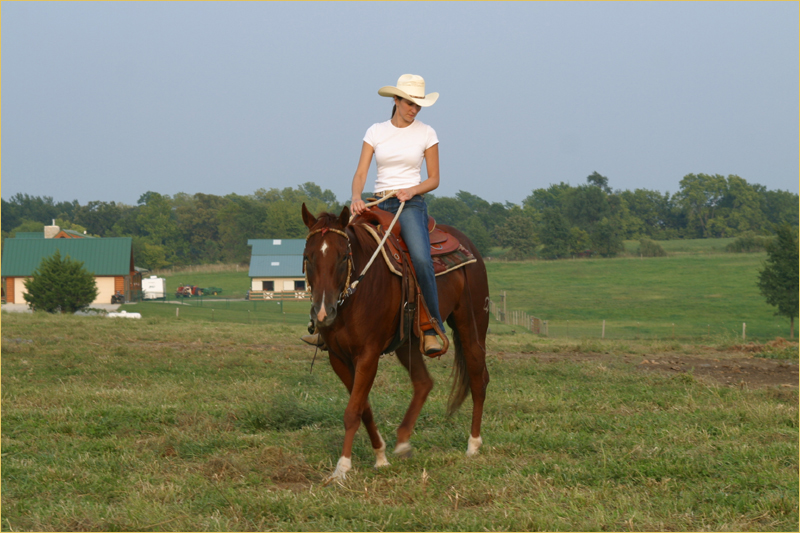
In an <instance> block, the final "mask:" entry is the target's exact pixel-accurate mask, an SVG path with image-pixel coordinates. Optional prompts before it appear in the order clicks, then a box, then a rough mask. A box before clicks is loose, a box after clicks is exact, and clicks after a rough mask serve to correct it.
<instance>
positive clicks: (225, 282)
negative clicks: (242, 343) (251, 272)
mask: <svg viewBox="0 0 800 533" xmlns="http://www.w3.org/2000/svg"><path fill="white" fill-rule="evenodd" d="M237 268H238V270H237ZM176 270H177V271H175V272H170V271H166V273H165V272H163V271H162V273H161V275H160V276H159V277H162V278H164V279H165V280H166V282H167V295H168V299H173V298H174V297H175V291H176V290H177V289H178V287H179V286H181V285H191V286H195V285H196V286H198V287H220V288H221V289H222V294H220V295H219V296H218V297H217V298H244V296H245V294H246V293H247V289H249V288H250V277H249V276H248V267H247V266H239V267H237V266H236V265H231V266H230V267H229V268H228V269H227V270H221V271H219V272H208V271H204V269H203V268H202V267H197V268H196V269H194V270H193V269H192V267H183V268H181V269H176ZM145 277H147V275H146V276H145ZM209 298H215V297H214V296H209V295H206V296H204V299H209Z"/></svg>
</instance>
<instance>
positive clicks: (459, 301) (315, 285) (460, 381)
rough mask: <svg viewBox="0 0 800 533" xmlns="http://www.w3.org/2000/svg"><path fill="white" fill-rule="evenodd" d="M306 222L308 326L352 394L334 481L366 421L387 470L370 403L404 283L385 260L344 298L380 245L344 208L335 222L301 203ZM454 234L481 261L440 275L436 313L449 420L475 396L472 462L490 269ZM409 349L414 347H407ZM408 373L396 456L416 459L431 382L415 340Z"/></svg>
mask: <svg viewBox="0 0 800 533" xmlns="http://www.w3.org/2000/svg"><path fill="white" fill-rule="evenodd" d="M302 213H303V222H305V225H306V226H307V227H308V229H309V234H308V237H306V247H305V252H304V264H305V269H306V275H307V278H308V284H309V286H310V287H311V294H312V296H311V299H312V308H311V320H312V321H313V323H314V325H315V326H316V328H317V330H318V331H319V332H320V333H321V335H322V339H323V340H324V341H325V344H326V345H327V347H328V352H329V359H330V363H331V366H332V367H333V370H334V372H336V374H337V375H338V376H339V378H340V379H341V380H342V382H343V383H344V385H345V387H347V390H348V391H349V392H350V400H349V402H348V403H347V408H346V409H345V412H344V427H345V435H344V446H343V447H342V455H341V457H340V458H339V462H338V463H337V465H336V470H335V471H334V472H333V474H332V475H331V476H330V478H328V479H329V480H340V479H343V478H344V477H345V475H346V473H347V472H348V471H349V470H350V468H351V461H350V457H351V452H352V449H353V439H354V437H355V434H356V431H357V430H358V427H359V425H360V423H361V422H363V423H364V427H365V428H366V429H367V433H368V434H369V439H370V442H371V444H372V448H373V450H374V451H375V457H376V462H375V467H376V468H377V467H381V466H386V465H388V464H389V462H388V461H387V460H386V443H385V442H384V440H383V438H382V437H381V435H380V433H379V432H378V428H377V426H376V425H375V419H374V417H373V414H372V409H371V408H370V405H369V401H368V396H369V392H370V389H371V388H372V383H373V381H374V380H375V374H376V373H377V370H378V359H379V358H380V355H381V354H382V353H384V352H385V351H386V350H387V348H389V346H390V344H391V343H392V340H393V339H394V337H395V333H396V332H397V329H398V325H399V321H400V314H401V307H402V305H403V301H402V298H403V295H402V294H401V292H402V281H401V278H400V277H399V276H397V275H396V274H393V273H392V272H391V271H390V270H389V268H388V267H387V265H386V263H385V262H384V260H383V258H382V257H380V256H379V257H378V258H376V260H375V262H374V263H373V264H372V265H371V266H370V268H369V270H367V272H366V274H365V275H364V277H363V280H362V281H361V282H360V283H359V284H358V285H357V287H356V290H355V292H353V293H351V294H349V293H348V291H347V288H348V285H349V284H350V283H351V280H354V279H355V278H356V276H358V275H359V274H360V273H361V271H362V270H363V268H364V267H365V266H366V264H367V263H368V262H369V259H370V258H371V257H372V254H373V252H374V251H375V250H376V248H377V243H376V242H375V240H374V238H373V237H372V236H371V235H370V234H369V233H368V232H367V230H366V229H365V228H364V227H363V226H362V225H360V224H359V223H358V219H356V220H355V221H354V222H355V223H354V224H353V225H350V224H349V220H350V210H349V209H348V208H347V207H345V208H344V209H342V212H341V214H340V215H339V216H338V217H337V216H336V215H335V214H332V213H322V214H320V215H319V217H318V218H317V217H314V216H313V215H312V214H311V213H309V212H308V209H306V206H305V204H303V209H302ZM440 228H442V229H445V231H447V232H448V233H451V234H453V235H455V236H456V237H457V238H458V239H459V241H461V243H462V244H463V245H464V247H466V248H468V249H469V250H470V251H471V252H472V253H473V254H474V256H475V258H476V259H477V261H476V262H474V263H471V264H468V265H466V266H464V267H462V268H459V269H456V270H453V271H451V272H449V273H447V274H444V275H441V276H438V277H437V278H436V280H437V287H438V293H439V308H440V313H441V316H442V319H443V320H445V321H446V322H447V324H448V325H449V326H450V328H451V330H452V334H451V336H452V343H451V348H453V351H454V357H455V361H454V365H453V384H452V389H451V392H450V399H449V403H448V410H447V412H448V415H449V414H451V413H453V412H455V411H456V410H457V409H458V408H459V406H460V405H461V404H462V403H463V401H464V399H465V398H466V396H467V393H468V392H471V393H472V427H471V431H470V436H469V439H468V443H467V455H468V456H471V455H475V454H476V453H478V449H479V448H480V446H481V443H482V439H481V417H482V415H483V402H484V400H485V398H486V386H487V385H488V384H489V373H488V371H487V369H486V348H485V347H486V331H487V328H488V326H489V305H488V302H489V285H488V281H487V279H486V267H485V265H484V263H483V259H482V258H481V256H480V254H479V253H478V250H477V249H476V248H475V246H474V245H473V244H472V242H470V240H469V239H468V238H467V237H466V236H465V235H464V234H463V233H461V232H459V231H458V230H456V229H454V228H451V227H447V226H440ZM409 344H410V346H409ZM395 354H396V355H397V358H398V359H399V360H400V362H401V363H402V364H403V366H404V367H405V368H406V369H407V370H408V372H409V375H410V376H411V382H412V384H413V387H414V394H413V397H412V399H411V404H410V405H409V406H408V410H407V411H406V414H405V417H404V418H403V422H402V423H401V424H400V427H399V428H398V429H397V444H396V446H395V450H394V453H395V454H397V455H399V456H401V457H407V456H409V455H410V454H411V444H410V442H409V439H410V438H411V433H412V431H413V429H414V424H415V423H416V421H417V417H418V416H419V413H420V411H421V410H422V406H423V404H424V403H425V399H426V398H427V396H428V393H430V391H431V389H432V388H433V380H432V379H431V377H430V375H429V374H428V370H427V368H426V367H425V361H424V359H423V356H422V354H421V353H420V350H419V341H418V339H416V338H414V339H413V340H412V339H406V341H405V342H404V344H402V345H401V346H400V347H399V348H397V350H396V351H395Z"/></svg>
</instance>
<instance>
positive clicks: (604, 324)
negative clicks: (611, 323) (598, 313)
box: [600, 320, 606, 339]
mask: <svg viewBox="0 0 800 533" xmlns="http://www.w3.org/2000/svg"><path fill="white" fill-rule="evenodd" d="M600 338H601V339H605V338H606V321H605V320H603V334H602V335H601V336H600Z"/></svg>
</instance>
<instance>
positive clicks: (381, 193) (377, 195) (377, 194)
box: [375, 189, 400, 198]
mask: <svg viewBox="0 0 800 533" xmlns="http://www.w3.org/2000/svg"><path fill="white" fill-rule="evenodd" d="M396 192H400V189H392V190H389V191H381V192H376V193H375V196H376V197H378V198H383V197H384V196H389V195H390V194H392V193H396Z"/></svg>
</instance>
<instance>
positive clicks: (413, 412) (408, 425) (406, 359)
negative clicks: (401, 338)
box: [394, 341, 433, 457]
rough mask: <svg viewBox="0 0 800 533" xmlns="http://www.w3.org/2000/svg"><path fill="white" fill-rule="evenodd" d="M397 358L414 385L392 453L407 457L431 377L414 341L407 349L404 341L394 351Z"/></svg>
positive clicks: (407, 345)
mask: <svg viewBox="0 0 800 533" xmlns="http://www.w3.org/2000/svg"><path fill="white" fill-rule="evenodd" d="M395 353H396V354H397V358H398V359H400V362H401V363H402V364H403V366H404V367H406V370H408V374H409V376H411V383H412V384H413V386H414V395H413V397H412V398H411V404H410V405H409V406H408V410H407V411H406V416H404V417H403V422H402V423H401V424H400V427H398V428H397V446H395V449H394V453H396V454H397V455H400V456H402V457H409V456H410V455H411V443H410V442H409V440H410V439H411V433H412V432H413V431H414V425H415V424H416V423H417V418H418V417H419V413H420V411H422V406H423V405H424V404H425V400H426V399H427V398H428V394H429V393H430V392H431V389H433V379H431V376H430V374H429V373H428V369H427V368H426V366H425V361H424V360H423V359H422V354H421V353H420V351H419V345H418V344H417V343H416V342H412V343H411V349H410V350H409V342H408V341H406V343H405V344H403V345H402V346H401V347H400V348H399V349H398V350H397V351H396V352H395Z"/></svg>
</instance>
